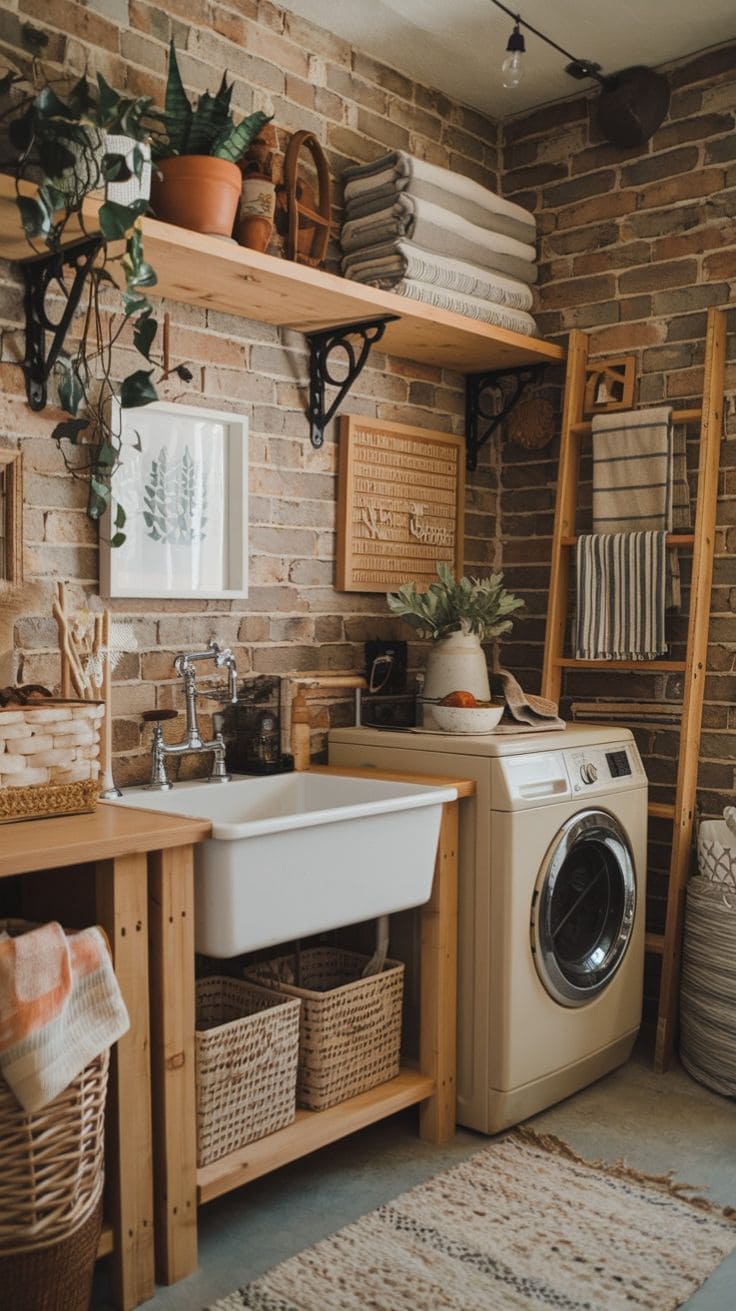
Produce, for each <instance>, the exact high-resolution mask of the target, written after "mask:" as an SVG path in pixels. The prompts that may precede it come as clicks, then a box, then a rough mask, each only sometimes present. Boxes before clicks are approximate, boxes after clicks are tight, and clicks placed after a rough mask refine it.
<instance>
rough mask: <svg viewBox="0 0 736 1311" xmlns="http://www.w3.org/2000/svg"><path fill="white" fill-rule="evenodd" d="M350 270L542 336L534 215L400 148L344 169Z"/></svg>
mask: <svg viewBox="0 0 736 1311" xmlns="http://www.w3.org/2000/svg"><path fill="white" fill-rule="evenodd" d="M344 177H345V209H346V220H345V223H344V224H343V229H342V235H341V242H342V248H343V252H344V258H343V261H342V269H343V273H344V274H345V276H346V277H347V278H354V279H355V280H356V281H357V282H367V283H371V284H372V285H373V286H376V287H383V288H387V289H390V290H391V291H394V292H397V293H398V295H400V296H409V297H411V298H412V299H414V300H421V301H424V302H425V304H428V305H435V306H437V307H439V308H441V309H448V310H454V311H455V312H456V313H458V314H465V315H467V316H468V317H469V318H473V319H479V320H481V321H482V322H484V323H492V324H494V325H495V326H496V327H501V328H507V329H509V330H510V331H512V332H520V333H523V334H524V335H525V336H535V335H536V334H537V327H536V324H535V322H534V319H533V318H532V316H531V315H530V314H529V312H528V311H529V310H530V308H531V305H532V291H531V287H532V284H533V283H534V282H536V279H537V268H536V264H535V247H534V241H535V238H536V224H535V221H534V217H533V216H532V215H531V214H529V213H528V212H527V211H526V210H525V209H522V208H521V206H519V205H513V204H512V203H511V202H510V201H508V200H503V199H502V198H501V197H500V196H497V195H496V194H495V193H494V192H493V191H489V190H488V189H487V188H486V187H482V186H481V185H480V184H479V183H478V182H473V181H472V180H471V179H470V178H466V177H463V176H462V175H461V174H459V173H453V172H452V171H451V170H450V169H447V168H439V167H438V166H437V165H436V164H428V163H427V162H426V161H425V160H422V159H416V158H414V156H413V155H408V154H406V153H405V152H404V151H403V150H394V151H392V152H391V154H389V155H384V156H383V158H382V159H378V160H376V161H375V162H374V163H373V164H361V165H355V166H353V167H351V168H348V169H346V171H345V175H344Z"/></svg>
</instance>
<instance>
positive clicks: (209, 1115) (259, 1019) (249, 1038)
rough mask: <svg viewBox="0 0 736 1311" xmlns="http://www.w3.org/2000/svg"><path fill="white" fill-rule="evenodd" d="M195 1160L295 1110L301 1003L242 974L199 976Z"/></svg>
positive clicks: (250, 1138) (238, 1143)
mask: <svg viewBox="0 0 736 1311" xmlns="http://www.w3.org/2000/svg"><path fill="white" fill-rule="evenodd" d="M195 1048H196V1064H197V1165H207V1164H209V1162H210V1161H217V1160H219V1158H220V1157H221V1156H226V1155H227V1154H228V1153H229V1152H234V1151H236V1150H237V1148H238V1147H244V1146H245V1144H246V1143H252V1142H254V1141H255V1140H256V1139H257V1138H265V1136H266V1134H269V1133H275V1131H276V1130H277V1129H283V1127H284V1126H285V1125H287V1124H290V1123H291V1121H292V1120H293V1119H294V1116H295V1114H296V1067H297V1057H298V1053H299V1002H298V1001H291V1000H289V999H288V998H287V997H279V996H276V995H274V993H272V992H268V991H266V989H265V988H259V987H254V986H253V985H252V984H250V983H246V982H245V981H244V980H243V979H229V978H224V977H222V976H217V975H216V976H214V977H211V978H205V979H198V980H197V1025H196V1032H195Z"/></svg>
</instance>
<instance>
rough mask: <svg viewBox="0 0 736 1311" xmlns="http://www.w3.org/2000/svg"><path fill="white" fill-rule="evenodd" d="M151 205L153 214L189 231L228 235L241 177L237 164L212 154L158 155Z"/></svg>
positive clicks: (232, 221) (238, 194)
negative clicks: (156, 174) (165, 157)
mask: <svg viewBox="0 0 736 1311" xmlns="http://www.w3.org/2000/svg"><path fill="white" fill-rule="evenodd" d="M156 167H157V169H158V171H159V173H160V174H161V176H160V177H156V176H155V175H154V179H153V185H152V187H151V205H152V207H153V211H154V214H155V215H156V218H159V219H163V221H164V222H165V223H176V224H178V226H179V227H181V228H189V229H190V231H192V232H206V233H209V234H211V235H212V236H216V237H231V236H232V232H233V223H234V222H235V215H236V214H237V212H238V203H239V201H240V187H241V183H242V178H241V176H240V169H239V168H238V166H237V164H231V163H230V161H229V160H227V159H215V158H214V157H213V156H212V155H175V156H172V157H171V158H170V159H160V160H159V161H158V163H157V165H156Z"/></svg>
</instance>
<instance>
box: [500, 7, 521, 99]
mask: <svg viewBox="0 0 736 1311" xmlns="http://www.w3.org/2000/svg"><path fill="white" fill-rule="evenodd" d="M525 50H526V46H525V45H524V38H523V36H522V35H521V31H520V28H519V20H518V19H517V20H516V24H515V26H514V30H513V32H512V33H511V36H510V37H509V39H508V42H507V44H506V58H505V59H504V61H503V63H502V65H501V81H502V82H503V85H504V86H505V87H509V88H511V87H515V86H518V85H519V83H520V81H521V79H522V77H523V76H524V63H523V61H522V58H521V56H522V55H523V54H524V51H525Z"/></svg>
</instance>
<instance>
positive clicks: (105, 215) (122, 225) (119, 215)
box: [98, 200, 148, 241]
mask: <svg viewBox="0 0 736 1311" xmlns="http://www.w3.org/2000/svg"><path fill="white" fill-rule="evenodd" d="M147 208H148V201H147V200H136V201H134V202H133V204H132V205H118V203H117V201H114V200H106V201H105V203H104V205H100V210H99V214H98V221H99V224H100V230H101V232H102V235H103V237H106V238H107V240H108V241H117V240H119V239H120V238H121V237H124V236H125V234H126V233H127V232H130V229H131V228H132V227H133V224H134V223H135V221H136V219H137V218H139V217H140V215H141V214H145V212H146V210H147Z"/></svg>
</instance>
